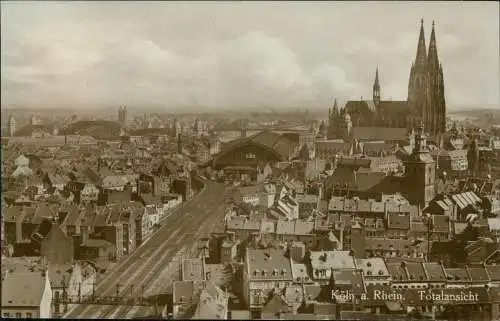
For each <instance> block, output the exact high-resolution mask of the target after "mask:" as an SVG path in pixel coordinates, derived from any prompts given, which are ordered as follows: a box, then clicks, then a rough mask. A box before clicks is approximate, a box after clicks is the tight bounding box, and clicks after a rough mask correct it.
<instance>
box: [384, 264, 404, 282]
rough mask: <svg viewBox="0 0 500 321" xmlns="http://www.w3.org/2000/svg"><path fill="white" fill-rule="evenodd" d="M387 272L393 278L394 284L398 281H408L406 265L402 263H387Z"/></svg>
mask: <svg viewBox="0 0 500 321" xmlns="http://www.w3.org/2000/svg"><path fill="white" fill-rule="evenodd" d="M387 270H388V271H389V274H390V275H391V278H392V280H393V281H394V282H397V281H408V280H409V277H408V273H406V269H405V267H404V264H402V263H400V262H389V263H387Z"/></svg>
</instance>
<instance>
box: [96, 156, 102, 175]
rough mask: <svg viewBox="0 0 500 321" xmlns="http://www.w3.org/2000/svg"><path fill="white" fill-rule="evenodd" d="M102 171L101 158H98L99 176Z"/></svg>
mask: <svg viewBox="0 0 500 321" xmlns="http://www.w3.org/2000/svg"><path fill="white" fill-rule="evenodd" d="M100 171H101V158H100V157H98V158H97V173H98V174H99V172H100Z"/></svg>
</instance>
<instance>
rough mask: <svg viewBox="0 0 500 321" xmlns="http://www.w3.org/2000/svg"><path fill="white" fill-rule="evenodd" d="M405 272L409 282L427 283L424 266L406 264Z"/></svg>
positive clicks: (420, 264) (412, 263) (414, 263)
mask: <svg viewBox="0 0 500 321" xmlns="http://www.w3.org/2000/svg"><path fill="white" fill-rule="evenodd" d="M406 271H407V273H408V278H409V279H410V281H428V277H427V274H426V273H425V269H424V266H423V265H422V263H420V262H406Z"/></svg>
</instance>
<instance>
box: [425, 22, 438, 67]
mask: <svg viewBox="0 0 500 321" xmlns="http://www.w3.org/2000/svg"><path fill="white" fill-rule="evenodd" d="M427 63H428V64H429V69H431V70H438V69H439V58H438V52H437V45H436V32H435V30H434V21H432V31H431V40H430V42H429V55H428V58H427Z"/></svg>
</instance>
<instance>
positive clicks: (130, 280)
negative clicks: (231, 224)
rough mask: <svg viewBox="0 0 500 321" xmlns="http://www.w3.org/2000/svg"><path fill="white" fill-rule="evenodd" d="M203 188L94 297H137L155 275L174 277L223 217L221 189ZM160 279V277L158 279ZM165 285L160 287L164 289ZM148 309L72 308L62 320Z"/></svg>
mask: <svg viewBox="0 0 500 321" xmlns="http://www.w3.org/2000/svg"><path fill="white" fill-rule="evenodd" d="M205 183H206V184H207V185H206V187H205V189H204V190H202V191H201V192H200V194H198V195H196V196H195V197H194V199H192V200H191V201H190V202H188V203H187V204H185V205H184V206H183V207H180V208H179V209H178V210H177V211H176V212H173V213H172V214H171V215H170V216H169V217H168V218H166V219H165V220H164V221H163V222H162V226H161V227H160V229H159V230H158V231H157V232H156V233H155V234H154V235H153V236H151V238H150V239H149V240H148V241H147V242H146V243H144V244H143V245H142V246H141V247H140V248H138V249H137V250H136V251H134V252H133V253H132V254H131V255H130V256H129V257H127V258H126V259H125V260H124V261H123V262H120V263H119V264H118V265H117V266H116V268H115V269H113V270H112V271H110V272H109V275H107V276H106V277H105V278H104V279H103V280H102V281H101V282H100V283H99V284H98V285H97V286H96V297H98V296H116V295H117V294H119V296H122V297H134V296H135V297H140V296H142V295H144V294H150V293H151V292H152V291H151V288H152V287H154V288H155V289H157V288H158V287H159V285H158V284H156V283H157V282H158V281H159V280H158V277H159V275H168V276H172V277H173V276H174V274H175V272H176V271H178V264H177V262H172V261H173V260H179V259H180V258H181V257H182V254H185V255H188V256H189V255H193V254H196V253H195V250H196V247H197V240H198V238H199V237H200V236H202V235H206V234H209V233H210V232H211V231H212V230H213V228H214V227H215V226H216V225H217V224H221V222H222V219H223V217H224V209H223V206H224V205H223V204H224V202H223V199H224V190H225V186H224V185H223V184H220V183H215V182H212V181H205ZM162 279H163V278H162ZM168 286H169V284H161V285H160V288H167V287H168ZM148 308H150V310H152V309H153V308H152V307H134V306H120V305H89V304H80V305H77V306H75V307H74V308H73V309H72V310H71V311H69V313H67V314H66V315H65V316H64V318H77V319H78V318H106V319H108V318H109V319H114V318H134V317H140V316H142V315H143V313H144V311H145V310H147V309H148Z"/></svg>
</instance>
